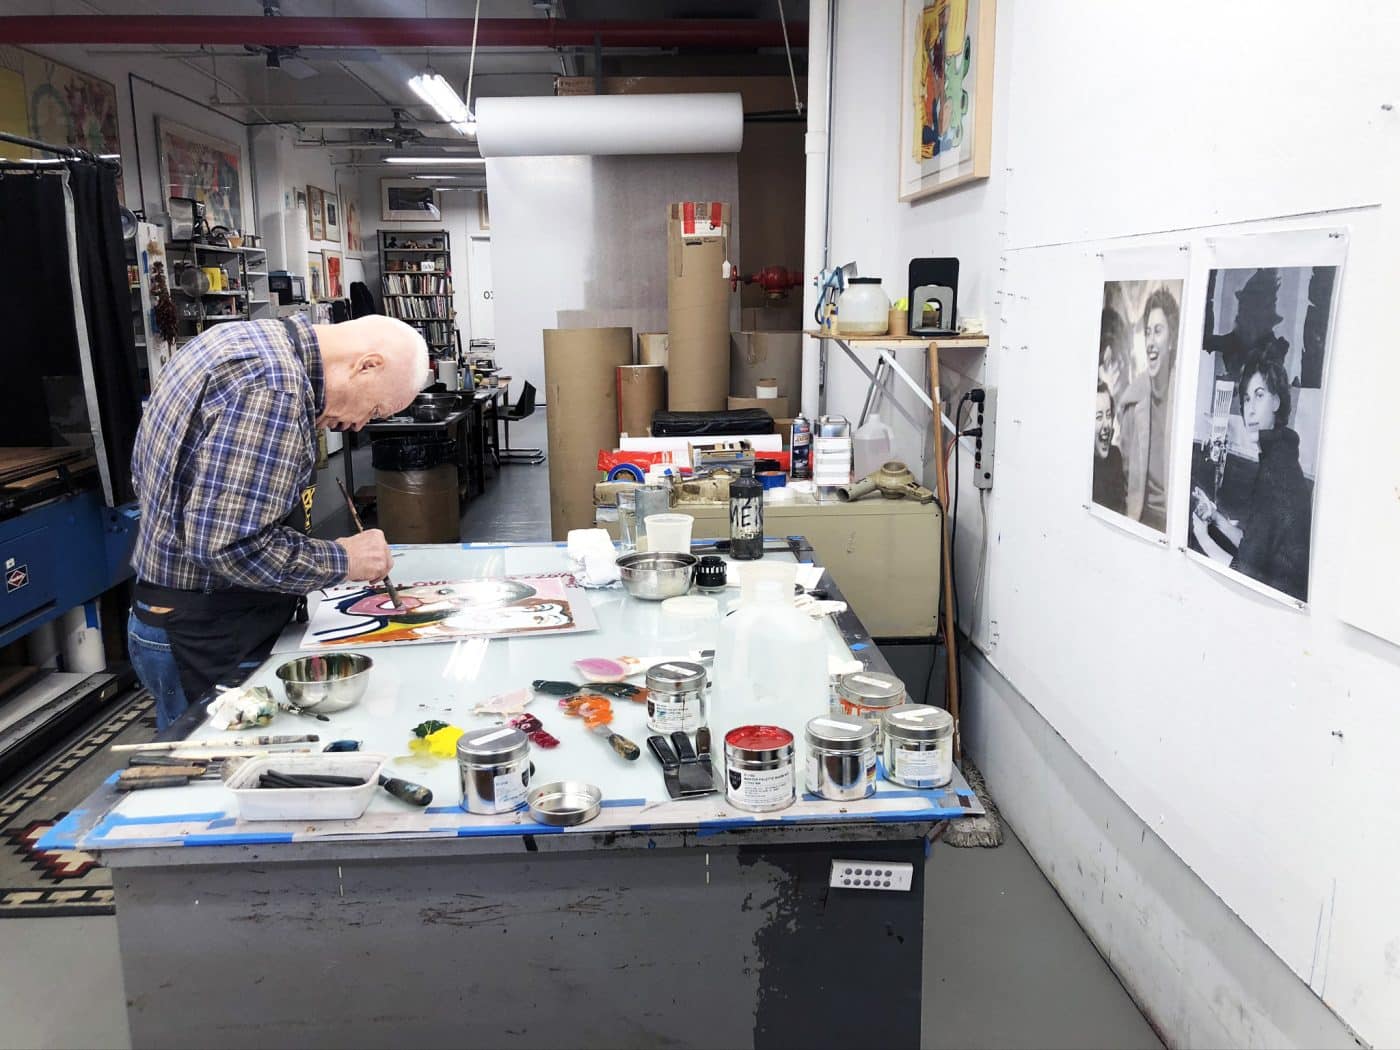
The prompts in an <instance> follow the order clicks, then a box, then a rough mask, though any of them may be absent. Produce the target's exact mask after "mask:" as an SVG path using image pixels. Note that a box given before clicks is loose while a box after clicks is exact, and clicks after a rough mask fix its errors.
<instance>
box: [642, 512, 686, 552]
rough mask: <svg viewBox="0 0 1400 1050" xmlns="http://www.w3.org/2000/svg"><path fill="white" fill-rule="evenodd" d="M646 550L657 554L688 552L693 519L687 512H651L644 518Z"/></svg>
mask: <svg viewBox="0 0 1400 1050" xmlns="http://www.w3.org/2000/svg"><path fill="white" fill-rule="evenodd" d="M646 523H647V550H649V551H652V552H654V553H657V554H689V553H690V532H691V530H692V529H693V528H694V527H695V519H694V518H692V517H691V516H690V515H689V514H652V515H649V516H648V517H647V519H646Z"/></svg>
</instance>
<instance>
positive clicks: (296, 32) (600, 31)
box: [0, 15, 807, 48]
mask: <svg viewBox="0 0 1400 1050" xmlns="http://www.w3.org/2000/svg"><path fill="white" fill-rule="evenodd" d="M788 35H789V37H790V38H791V42H792V46H794V47H805V46H806V44H807V24H806V23H805V22H797V23H791V24H789V25H788ZM471 41H472V20H471V19H470V18H291V17H278V18H266V17H262V16H242V15H240V16H230V15H32V16H31V15H16V16H11V17H6V18H0V43H4V44H210V45H216V44H250V43H257V44H265V45H272V46H277V47H298V46H300V47H366V46H374V45H378V46H381V47H433V46H440V47H452V46H458V47H460V46H463V45H469V44H471ZM595 42H601V43H602V44H603V45H604V46H610V47H696V48H736V47H737V48H758V47H782V46H783V28H782V24H781V23H779V22H769V21H750V20H745V19H704V20H701V19H694V20H692V19H670V20H658V21H646V22H623V21H589V22H581V21H575V20H574V19H563V20H561V19H556V18H490V19H482V21H481V28H480V32H479V35H478V37H477V46H478V47H591V46H593V45H594V43H595Z"/></svg>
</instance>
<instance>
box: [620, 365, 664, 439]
mask: <svg viewBox="0 0 1400 1050" xmlns="http://www.w3.org/2000/svg"><path fill="white" fill-rule="evenodd" d="M665 407H666V369H664V368H662V367H661V366H660V365H623V366H622V367H620V368H619V369H618V370H617V427H618V430H620V431H621V432H622V433H624V434H627V435H628V436H630V437H646V436H647V435H649V434H650V433H651V417H652V415H653V414H654V413H655V412H656V411H657V410H658V409H662V408H665Z"/></svg>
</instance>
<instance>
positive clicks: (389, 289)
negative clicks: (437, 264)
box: [384, 273, 452, 295]
mask: <svg viewBox="0 0 1400 1050" xmlns="http://www.w3.org/2000/svg"><path fill="white" fill-rule="evenodd" d="M384 294H385V295H451V294H452V278H451V276H450V275H448V274H445V273H386V274H385V275H384Z"/></svg>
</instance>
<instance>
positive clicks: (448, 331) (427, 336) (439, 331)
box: [405, 318, 453, 346]
mask: <svg viewBox="0 0 1400 1050" xmlns="http://www.w3.org/2000/svg"><path fill="white" fill-rule="evenodd" d="M405 320H408V322H409V324H411V325H413V326H414V327H415V328H417V329H418V331H419V332H421V333H422V335H423V339H424V340H425V341H426V342H427V343H428V344H429V345H430V346H452V345H453V339H452V336H453V332H452V322H451V321H419V320H413V319H410V318H405Z"/></svg>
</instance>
